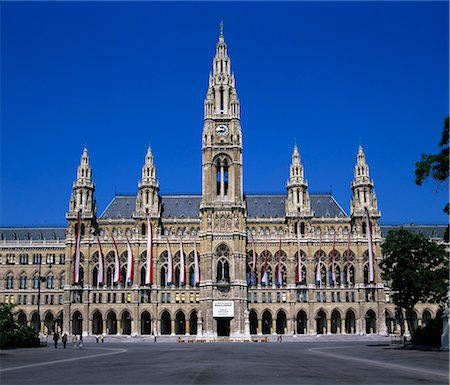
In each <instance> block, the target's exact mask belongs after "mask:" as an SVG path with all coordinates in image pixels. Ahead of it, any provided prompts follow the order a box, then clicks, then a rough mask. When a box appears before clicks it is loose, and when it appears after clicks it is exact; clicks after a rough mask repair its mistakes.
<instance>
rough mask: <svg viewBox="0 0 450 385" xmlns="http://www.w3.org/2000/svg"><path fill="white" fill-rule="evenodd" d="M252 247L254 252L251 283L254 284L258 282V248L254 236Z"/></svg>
mask: <svg viewBox="0 0 450 385" xmlns="http://www.w3.org/2000/svg"><path fill="white" fill-rule="evenodd" d="M252 249H253V254H252V259H253V260H252V271H251V272H250V283H251V284H252V285H255V284H256V250H255V240H254V239H253V236H252Z"/></svg>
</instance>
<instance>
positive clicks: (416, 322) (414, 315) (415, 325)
mask: <svg viewBox="0 0 450 385" xmlns="http://www.w3.org/2000/svg"><path fill="white" fill-rule="evenodd" d="M412 321H413V328H414V330H417V328H418V327H419V317H418V316H417V313H416V311H415V310H413V312H412Z"/></svg>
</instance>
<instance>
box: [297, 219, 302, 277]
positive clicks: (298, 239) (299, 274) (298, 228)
mask: <svg viewBox="0 0 450 385" xmlns="http://www.w3.org/2000/svg"><path fill="white" fill-rule="evenodd" d="M301 264H302V257H301V250H300V222H297V277H298V282H299V283H300V282H302V266H301Z"/></svg>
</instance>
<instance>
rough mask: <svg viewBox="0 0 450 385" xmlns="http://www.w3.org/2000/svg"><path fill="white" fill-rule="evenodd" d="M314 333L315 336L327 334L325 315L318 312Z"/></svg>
mask: <svg viewBox="0 0 450 385" xmlns="http://www.w3.org/2000/svg"><path fill="white" fill-rule="evenodd" d="M316 332H317V334H327V315H326V314H325V312H324V311H323V310H320V311H319V312H318V313H317V316H316Z"/></svg>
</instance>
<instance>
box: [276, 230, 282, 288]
mask: <svg viewBox="0 0 450 385" xmlns="http://www.w3.org/2000/svg"><path fill="white" fill-rule="evenodd" d="M276 281H277V282H276V283H277V285H279V286H281V285H282V284H283V281H282V277H281V237H280V246H279V247H278V263H277V280H276Z"/></svg>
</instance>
